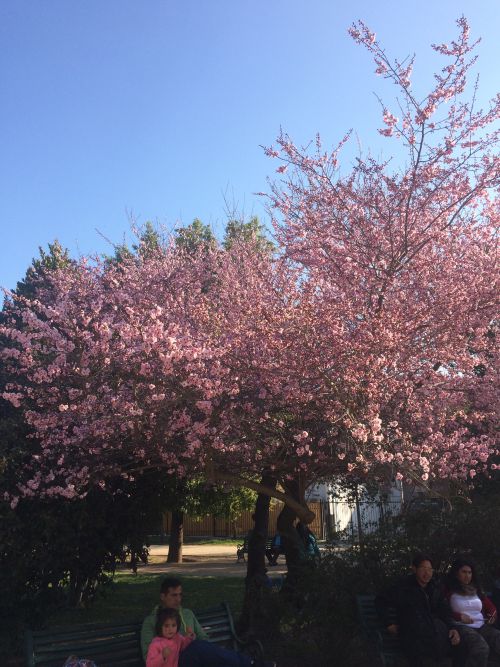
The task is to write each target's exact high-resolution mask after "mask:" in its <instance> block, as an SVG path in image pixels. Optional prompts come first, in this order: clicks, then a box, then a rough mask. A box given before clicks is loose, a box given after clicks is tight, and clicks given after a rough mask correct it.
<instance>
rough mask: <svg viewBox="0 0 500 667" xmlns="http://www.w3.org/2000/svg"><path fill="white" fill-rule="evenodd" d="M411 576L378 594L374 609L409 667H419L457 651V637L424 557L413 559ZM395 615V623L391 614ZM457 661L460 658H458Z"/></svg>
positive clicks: (430, 561) (444, 602)
mask: <svg viewBox="0 0 500 667" xmlns="http://www.w3.org/2000/svg"><path fill="white" fill-rule="evenodd" d="M412 570H413V574H411V575H409V576H408V577H406V578H405V579H403V580H401V581H400V582H398V583H397V584H396V585H395V586H392V587H391V588H389V589H388V590H386V591H384V592H383V593H381V594H379V595H378V596H377V597H376V599H375V606H376V608H377V612H378V614H379V617H380V620H381V622H382V624H383V625H384V627H386V628H387V631H388V632H390V633H391V634H395V635H398V636H399V638H400V641H401V648H402V650H403V652H404V653H405V655H406V657H407V658H408V661H409V663H410V666H411V667H421V666H422V665H423V660H424V658H427V657H428V658H434V659H437V660H439V659H441V658H444V657H446V656H448V655H451V654H452V651H453V653H459V650H453V647H457V646H458V644H459V643H460V635H459V634H458V631H457V629H456V628H455V627H453V617H452V613H451V609H450V607H449V605H448V602H447V600H446V599H445V597H444V596H443V594H442V591H441V589H440V587H439V586H438V584H437V583H436V581H435V580H434V579H433V573H434V569H433V567H432V560H431V558H430V557H429V556H427V555H425V554H418V555H417V556H415V558H414V559H413V564H412ZM391 609H392V610H395V611H396V620H397V622H396V623H394V622H393V620H392V619H391V612H390V610H391ZM457 658H458V659H460V656H459V655H457Z"/></svg>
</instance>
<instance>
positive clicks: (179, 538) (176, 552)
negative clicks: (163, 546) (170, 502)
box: [167, 510, 184, 563]
mask: <svg viewBox="0 0 500 667" xmlns="http://www.w3.org/2000/svg"><path fill="white" fill-rule="evenodd" d="M183 539H184V512H179V511H178V510H175V511H173V512H172V527H171V529H170V539H169V541H168V556H167V563H182V543H183Z"/></svg>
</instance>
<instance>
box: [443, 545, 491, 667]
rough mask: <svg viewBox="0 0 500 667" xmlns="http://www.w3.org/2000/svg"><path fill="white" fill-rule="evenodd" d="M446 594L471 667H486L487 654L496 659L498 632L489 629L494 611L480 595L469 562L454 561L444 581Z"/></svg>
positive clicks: (465, 560)
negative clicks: (471, 661)
mask: <svg viewBox="0 0 500 667" xmlns="http://www.w3.org/2000/svg"><path fill="white" fill-rule="evenodd" d="M446 594H447V597H448V599H449V602H450V607H451V610H452V612H453V618H454V619H455V622H456V623H457V624H458V631H459V633H460V637H461V639H462V642H463V644H464V646H465V647H466V650H467V656H468V658H469V659H472V657H474V663H473V664H474V667H476V666H477V667H486V665H487V664H488V657H489V656H490V655H493V656H495V657H496V658H497V659H498V658H500V630H498V629H497V628H494V627H493V624H494V623H495V621H496V620H497V610H496V608H495V605H494V604H493V602H492V601H491V600H489V599H488V598H487V597H486V595H485V594H484V592H483V590H482V588H481V584H480V582H479V578H478V575H477V572H476V566H475V564H474V562H473V561H472V559H470V558H468V557H466V556H464V557H460V558H457V559H456V560H455V561H454V562H453V563H452V565H451V568H450V571H449V573H448V576H447V579H446Z"/></svg>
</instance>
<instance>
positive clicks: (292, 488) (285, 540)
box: [277, 480, 307, 589]
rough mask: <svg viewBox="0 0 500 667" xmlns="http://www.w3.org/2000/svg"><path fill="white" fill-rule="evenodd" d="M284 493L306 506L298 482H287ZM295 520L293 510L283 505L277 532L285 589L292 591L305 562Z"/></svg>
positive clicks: (295, 516)
mask: <svg viewBox="0 0 500 667" xmlns="http://www.w3.org/2000/svg"><path fill="white" fill-rule="evenodd" d="M285 491H286V493H287V494H288V495H291V496H292V497H293V498H294V499H295V500H296V501H297V502H298V503H300V504H301V505H304V506H305V507H307V506H306V503H305V500H304V491H303V489H301V485H300V483H299V481H298V480H293V481H291V482H287V484H286V488H285ZM296 518H297V515H296V513H295V510H294V509H292V508H291V507H290V506H289V505H285V506H284V507H283V509H282V510H281V512H280V515H279V517H278V521H277V528H278V532H279V534H280V535H281V541H282V544H283V548H284V550H285V558H286V566H287V570H288V572H287V577H286V588H287V589H293V588H294V586H295V582H296V581H297V580H298V578H299V577H300V574H301V570H302V567H303V564H304V560H305V558H304V557H305V553H304V545H303V543H302V540H301V539H300V536H299V534H298V532H297V530H296V529H295V526H294V521H295V519H296Z"/></svg>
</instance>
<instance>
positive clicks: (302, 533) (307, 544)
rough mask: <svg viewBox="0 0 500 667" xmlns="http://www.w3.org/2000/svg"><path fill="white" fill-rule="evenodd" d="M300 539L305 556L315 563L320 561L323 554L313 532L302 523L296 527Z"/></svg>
mask: <svg viewBox="0 0 500 667" xmlns="http://www.w3.org/2000/svg"><path fill="white" fill-rule="evenodd" d="M295 528H296V530H297V532H298V534H299V537H300V542H301V545H302V546H303V549H304V554H305V556H306V557H307V558H309V559H311V560H315V561H319V559H320V558H321V554H320V551H319V547H318V542H317V540H316V537H315V535H314V533H313V532H312V530H311V529H310V528H309V527H308V526H306V525H304V524H303V523H302V522H301V521H299V522H298V523H297V525H296V526H295Z"/></svg>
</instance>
